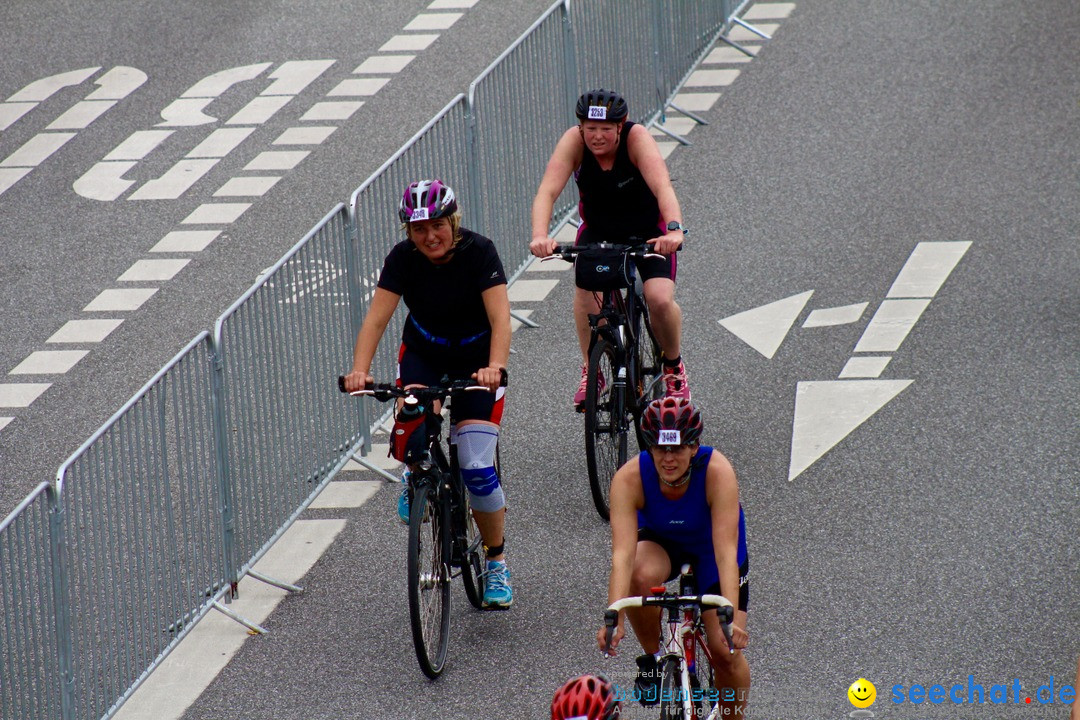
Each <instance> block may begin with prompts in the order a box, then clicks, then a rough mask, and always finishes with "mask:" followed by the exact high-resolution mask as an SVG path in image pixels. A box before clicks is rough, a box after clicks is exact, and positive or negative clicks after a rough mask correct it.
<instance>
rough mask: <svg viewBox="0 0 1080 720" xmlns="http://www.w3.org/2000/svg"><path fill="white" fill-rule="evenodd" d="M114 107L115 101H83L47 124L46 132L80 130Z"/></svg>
mask: <svg viewBox="0 0 1080 720" xmlns="http://www.w3.org/2000/svg"><path fill="white" fill-rule="evenodd" d="M113 105H116V101H115V100H83V101H82V102H80V103H76V104H75V105H73V106H72V107H70V108H68V110H67V111H66V112H65V113H64V114H63V115H61V116H60V117H58V118H56V119H55V120H53V121H52V122H51V123H49V124H48V125H47V126H46V127H45V129H46V130H82V129H83V128H85V127H86V126H87V125H89V124H90V123H92V122H94V121H95V120H97V119H98V118H99V117H101V116H102V115H104V114H105V113H106V112H108V111H109V109H110V108H112V106H113Z"/></svg>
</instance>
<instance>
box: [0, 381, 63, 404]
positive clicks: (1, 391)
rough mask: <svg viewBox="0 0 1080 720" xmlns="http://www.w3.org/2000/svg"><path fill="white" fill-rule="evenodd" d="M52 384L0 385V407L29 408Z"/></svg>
mask: <svg viewBox="0 0 1080 720" xmlns="http://www.w3.org/2000/svg"><path fill="white" fill-rule="evenodd" d="M50 385H52V383H0V407H4V408H20V407H27V406H28V405H29V404H30V403H32V402H34V401H35V400H37V399H38V397H40V395H41V394H42V393H43V392H45V391H46V390H48V389H49V386H50Z"/></svg>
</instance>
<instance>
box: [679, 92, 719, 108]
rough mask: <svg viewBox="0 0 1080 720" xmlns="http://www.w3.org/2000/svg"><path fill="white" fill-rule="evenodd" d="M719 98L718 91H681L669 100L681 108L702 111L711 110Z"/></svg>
mask: <svg viewBox="0 0 1080 720" xmlns="http://www.w3.org/2000/svg"><path fill="white" fill-rule="evenodd" d="M719 99H720V93H699V92H681V93H679V94H678V95H676V96H675V99H673V100H672V101H671V102H672V104H673V105H676V106H677V107H680V108H682V109H683V110H689V111H690V112H704V111H705V110H711V109H712V106H713V105H715V104H716V101H717V100H719Z"/></svg>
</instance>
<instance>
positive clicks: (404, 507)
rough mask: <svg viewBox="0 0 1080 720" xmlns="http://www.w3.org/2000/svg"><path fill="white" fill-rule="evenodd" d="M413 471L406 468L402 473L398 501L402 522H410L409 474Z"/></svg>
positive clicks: (399, 516)
mask: <svg viewBox="0 0 1080 720" xmlns="http://www.w3.org/2000/svg"><path fill="white" fill-rule="evenodd" d="M410 475H412V473H411V472H409V471H408V470H406V471H405V472H404V473H403V474H402V475H401V495H400V496H399V497H398V501H397V516H398V520H400V521H401V522H402V523H404V524H406V525H408V524H409V476H410Z"/></svg>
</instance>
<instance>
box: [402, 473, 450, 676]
mask: <svg viewBox="0 0 1080 720" xmlns="http://www.w3.org/2000/svg"><path fill="white" fill-rule="evenodd" d="M449 527H450V508H449V506H448V505H447V503H445V502H442V500H441V498H440V497H439V496H438V495H437V494H436V493H435V492H434V489H433V488H432V487H431V486H429V485H422V486H420V487H419V488H417V490H416V492H415V493H414V494H413V499H412V506H411V513H410V518H409V559H408V572H409V620H410V621H411V623H412V637H413V647H414V648H415V649H416V659H417V660H418V661H419V662H420V669H421V670H423V671H424V674H425V675H427V676H428V677H429V678H432V679H435V678H436V677H438V676H439V673H441V672H442V669H443V663H445V662H446V650H447V647H448V646H449V644H450V572H449V562H450V553H449V549H450V548H449V543H448V540H449V537H448V533H449Z"/></svg>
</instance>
